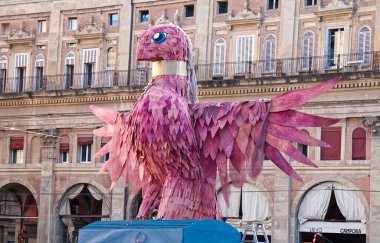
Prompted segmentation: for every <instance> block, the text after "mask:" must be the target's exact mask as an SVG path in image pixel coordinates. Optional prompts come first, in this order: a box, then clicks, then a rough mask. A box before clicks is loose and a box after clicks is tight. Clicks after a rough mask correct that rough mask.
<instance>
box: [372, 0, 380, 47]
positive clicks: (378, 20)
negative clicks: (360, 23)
mask: <svg viewBox="0 0 380 243" xmlns="http://www.w3.org/2000/svg"><path fill="white" fill-rule="evenodd" d="M379 13H380V0H376V14H375V17H374V18H375V19H373V21H374V22H375V29H374V31H373V32H372V33H373V34H374V35H375V38H374V48H373V50H374V51H380V14H379Z"/></svg>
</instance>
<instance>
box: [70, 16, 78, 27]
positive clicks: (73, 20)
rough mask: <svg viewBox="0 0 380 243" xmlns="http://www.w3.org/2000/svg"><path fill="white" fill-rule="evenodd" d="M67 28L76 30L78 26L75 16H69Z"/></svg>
mask: <svg viewBox="0 0 380 243" xmlns="http://www.w3.org/2000/svg"><path fill="white" fill-rule="evenodd" d="M68 28H69V30H76V29H77V28H78V22H77V18H69V24H68Z"/></svg>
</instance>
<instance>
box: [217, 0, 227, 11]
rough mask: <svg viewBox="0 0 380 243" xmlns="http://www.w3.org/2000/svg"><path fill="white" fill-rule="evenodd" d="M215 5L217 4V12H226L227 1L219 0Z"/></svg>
mask: <svg viewBox="0 0 380 243" xmlns="http://www.w3.org/2000/svg"><path fill="white" fill-rule="evenodd" d="M217 6H218V9H217V13H218V14H226V13H228V2H227V1H220V2H218V3H217Z"/></svg>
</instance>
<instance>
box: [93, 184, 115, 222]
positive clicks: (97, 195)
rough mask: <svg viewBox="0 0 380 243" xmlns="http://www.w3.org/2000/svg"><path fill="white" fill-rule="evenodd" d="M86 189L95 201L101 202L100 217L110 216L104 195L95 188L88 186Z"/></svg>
mask: <svg viewBox="0 0 380 243" xmlns="http://www.w3.org/2000/svg"><path fill="white" fill-rule="evenodd" d="M87 189H88V190H89V191H90V193H91V195H92V196H93V197H94V198H95V199H96V200H98V201H99V200H102V215H110V207H109V205H108V202H107V200H106V198H105V196H104V194H103V193H102V192H101V191H100V190H99V189H98V188H97V187H95V186H93V185H88V186H87Z"/></svg>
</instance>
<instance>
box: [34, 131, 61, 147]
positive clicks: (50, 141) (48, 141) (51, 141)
mask: <svg viewBox="0 0 380 243" xmlns="http://www.w3.org/2000/svg"><path fill="white" fill-rule="evenodd" d="M39 132H40V133H42V134H44V135H42V136H41V138H42V144H43V145H44V146H51V147H54V146H55V144H56V143H57V140H58V139H57V138H58V129H56V128H53V129H40V131H39Z"/></svg>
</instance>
